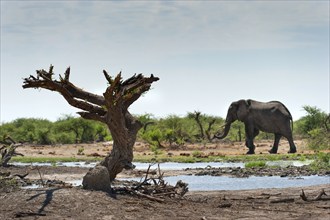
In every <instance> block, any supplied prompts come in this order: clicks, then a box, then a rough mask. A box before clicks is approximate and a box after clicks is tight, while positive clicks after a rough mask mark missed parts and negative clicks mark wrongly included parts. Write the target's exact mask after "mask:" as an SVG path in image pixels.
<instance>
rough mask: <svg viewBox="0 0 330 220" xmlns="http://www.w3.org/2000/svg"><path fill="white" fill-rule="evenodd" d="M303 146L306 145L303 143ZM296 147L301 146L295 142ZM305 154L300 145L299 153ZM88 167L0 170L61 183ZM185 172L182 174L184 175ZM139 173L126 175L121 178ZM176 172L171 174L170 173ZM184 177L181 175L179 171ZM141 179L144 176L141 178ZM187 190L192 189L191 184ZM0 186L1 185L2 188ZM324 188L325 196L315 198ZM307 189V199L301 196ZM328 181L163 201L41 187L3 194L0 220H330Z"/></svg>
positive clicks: (65, 152) (238, 150) (232, 150)
mask: <svg viewBox="0 0 330 220" xmlns="http://www.w3.org/2000/svg"><path fill="white" fill-rule="evenodd" d="M299 144H301V145H300V146H302V145H303V143H299ZM270 145H271V142H269V143H268V142H263V143H258V145H257V149H256V153H257V154H260V153H262V154H266V153H267V151H268V150H269V149H270V147H269V146H270ZM297 146H299V145H298V144H297ZM81 147H83V148H84V151H83V152H84V155H82V156H88V155H92V154H93V155H95V153H98V154H99V155H105V154H106V153H107V152H108V151H109V150H110V149H111V143H103V144H91V145H79V146H76V145H63V146H24V147H21V148H18V151H19V152H21V153H23V154H25V155H26V156H42V157H53V156H57V157H59V156H61V157H66V156H68V157H72V156H75V157H80V156H81V155H77V153H78V149H79V148H81ZM196 149H198V150H201V151H203V152H204V153H205V154H210V152H213V153H211V154H244V153H245V151H246V148H244V147H243V146H242V144H241V143H236V144H234V145H232V144H231V145H228V144H212V145H206V146H188V147H186V148H184V149H180V150H179V151H178V150H173V151H172V150H171V151H169V152H168V153H171V154H181V153H192V151H193V150H196ZM287 151H288V145H287V143H286V142H283V143H282V142H281V146H280V148H279V153H286V152H287ZM299 152H300V153H306V152H307V151H306V150H305V149H304V148H303V147H300V148H299V147H298V153H299ZM149 153H151V152H149V151H147V146H145V145H143V144H139V143H138V144H137V145H136V146H135V154H149ZM87 170H88V168H77V167H76V168H73V167H71V168H70V167H48V168H46V167H41V168H40V169H39V170H37V169H35V168H33V167H24V168H22V167H9V168H1V169H0V172H11V174H15V173H16V174H24V173H26V172H29V175H28V177H29V178H31V179H38V178H40V176H39V172H40V173H41V174H42V177H43V178H44V179H50V180H53V179H56V180H62V181H68V180H74V179H79V178H82V176H83V175H85V173H86V172H87ZM180 172H182V171H180ZM133 174H134V175H138V174H137V173H136V172H135V173H130V172H123V173H121V174H119V177H120V176H130V175H133ZM172 174H173V173H172ZM180 174H182V173H180ZM140 175H143V173H142V174H140ZM188 187H189V186H188ZM0 188H1V187H0ZM322 189H323V190H324V191H325V193H326V194H327V195H323V196H322V197H321V199H316V200H315V198H316V197H317V195H319V193H320V192H321V190H322ZM302 190H304V192H305V194H306V196H307V198H308V201H304V200H303V199H302V198H301V197H300V194H301V192H302ZM329 198H330V182H329V184H326V185H318V186H312V187H296V188H285V189H258V190H238V191H205V192H196V191H194V192H188V193H187V194H185V195H184V196H183V197H182V198H169V197H164V201H163V202H156V201H152V200H150V199H147V198H142V197H139V196H137V195H128V194H119V193H117V194H114V193H106V192H100V191H88V190H83V189H81V188H80V187H70V186H53V187H44V188H38V189H16V190H9V191H6V190H2V191H1V190H0V219H281V220H282V219H327V220H328V219H330V200H329Z"/></svg>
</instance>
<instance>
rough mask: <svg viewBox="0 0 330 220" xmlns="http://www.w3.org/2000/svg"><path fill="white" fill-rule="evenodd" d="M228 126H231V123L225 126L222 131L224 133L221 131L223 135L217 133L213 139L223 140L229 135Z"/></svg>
mask: <svg viewBox="0 0 330 220" xmlns="http://www.w3.org/2000/svg"><path fill="white" fill-rule="evenodd" d="M230 125H231V123H230V122H227V123H226V124H225V129H224V131H223V134H220V135H218V133H217V134H215V135H214V137H213V138H218V139H223V138H225V137H226V136H227V135H228V133H229V129H230Z"/></svg>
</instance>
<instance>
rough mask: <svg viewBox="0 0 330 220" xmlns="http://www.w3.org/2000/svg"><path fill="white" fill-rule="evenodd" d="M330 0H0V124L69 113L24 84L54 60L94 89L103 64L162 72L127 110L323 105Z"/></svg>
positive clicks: (296, 110)
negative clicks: (251, 103)
mask: <svg viewBox="0 0 330 220" xmlns="http://www.w3.org/2000/svg"><path fill="white" fill-rule="evenodd" d="M329 19H330V17H329V1H327V0H325V1H315V0H313V1H220V0H219V1H28V0H25V1H4V0H1V76H0V77H1V78H0V81H1V83H0V84H1V90H0V91H1V94H0V102H1V107H0V123H5V122H10V121H12V120H15V119H17V118H42V119H48V120H51V121H56V120H57V119H59V118H61V117H63V116H64V115H72V116H76V112H77V111H79V110H78V109H76V108H74V107H72V106H70V105H69V104H68V103H67V102H66V101H65V99H64V98H63V97H62V96H61V95H60V94H59V93H56V92H51V91H48V90H44V89H23V88H22V85H23V78H26V77H28V76H30V75H35V71H36V70H39V69H46V70H48V68H49V66H50V64H52V65H54V72H55V74H56V76H58V75H59V74H63V73H64V72H65V70H66V68H67V67H69V66H70V67H71V75H70V80H71V82H72V83H74V84H75V85H76V86H78V87H81V88H83V89H85V90H86V91H90V92H93V93H97V94H100V95H101V94H102V93H103V92H104V91H105V89H106V86H107V85H106V80H105V78H104V76H103V73H102V70H103V69H105V70H107V71H108V72H109V73H110V74H111V75H116V74H117V73H118V72H120V71H122V76H123V78H124V79H127V78H129V77H131V76H132V75H133V74H134V73H143V74H144V75H145V76H149V75H150V74H154V75H155V76H157V77H159V78H160V80H159V81H157V82H155V83H153V84H152V89H151V90H150V91H148V92H147V93H146V94H144V95H143V96H142V97H140V99H139V100H137V101H136V102H135V103H133V104H132V105H131V107H130V109H129V111H130V112H131V113H133V114H137V115H139V114H146V113H148V114H152V115H154V116H155V117H158V118H159V117H167V116H169V115H173V114H175V115H178V116H185V115H186V114H187V113H188V112H194V111H200V112H202V113H203V114H207V115H212V116H220V117H225V116H226V112H227V109H228V107H229V105H230V103H231V102H233V101H237V100H240V99H254V100H258V101H265V102H266V101H272V100H278V101H281V102H282V103H284V104H285V105H286V106H287V108H288V109H289V110H290V112H291V114H292V116H293V119H294V120H297V119H299V118H300V117H302V116H304V115H306V112H304V110H303V106H304V105H310V106H316V107H317V108H319V109H321V110H322V111H324V112H327V113H329V99H330V97H329V93H330V91H329V85H330V79H329V25H330V24H329Z"/></svg>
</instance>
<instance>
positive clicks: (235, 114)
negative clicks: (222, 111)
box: [214, 99, 251, 139]
mask: <svg viewBox="0 0 330 220" xmlns="http://www.w3.org/2000/svg"><path fill="white" fill-rule="evenodd" d="M250 105H251V102H250V100H243V99H242V100H239V101H237V102H233V103H231V105H230V106H229V109H228V112H227V117H226V122H225V125H224V127H225V129H224V131H223V133H222V134H219V133H217V134H215V135H214V138H218V139H223V138H225V137H226V136H227V135H228V132H229V129H230V125H231V123H233V122H234V121H236V120H239V121H243V122H244V121H245V120H246V118H247V117H248V114H249V106H250Z"/></svg>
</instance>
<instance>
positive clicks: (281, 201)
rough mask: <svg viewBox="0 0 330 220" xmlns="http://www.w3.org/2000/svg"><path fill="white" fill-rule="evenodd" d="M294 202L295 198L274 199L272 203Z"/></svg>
mask: <svg viewBox="0 0 330 220" xmlns="http://www.w3.org/2000/svg"><path fill="white" fill-rule="evenodd" d="M283 202H294V198H284V199H274V200H271V201H270V203H283Z"/></svg>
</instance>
